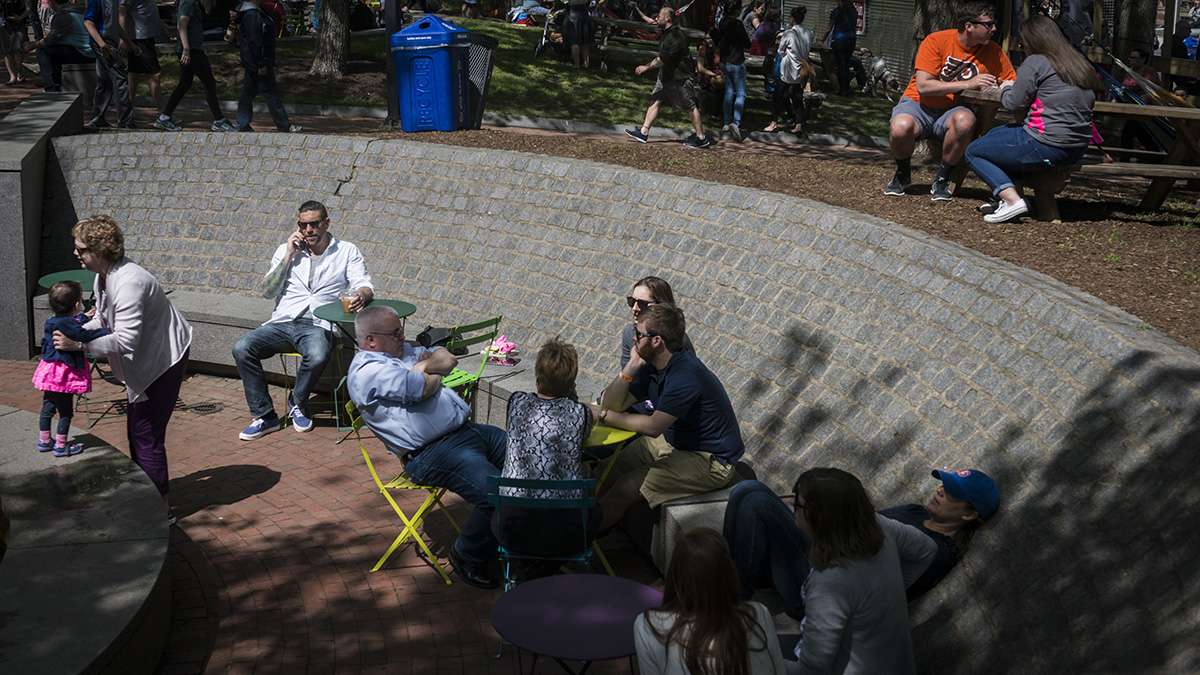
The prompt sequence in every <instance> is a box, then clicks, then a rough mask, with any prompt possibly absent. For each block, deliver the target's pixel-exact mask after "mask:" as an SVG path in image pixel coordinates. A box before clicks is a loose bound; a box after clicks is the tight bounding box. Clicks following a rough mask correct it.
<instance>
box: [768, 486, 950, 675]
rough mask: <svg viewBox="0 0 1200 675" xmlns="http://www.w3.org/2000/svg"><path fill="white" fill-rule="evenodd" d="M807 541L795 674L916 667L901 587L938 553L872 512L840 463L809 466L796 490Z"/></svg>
mask: <svg viewBox="0 0 1200 675" xmlns="http://www.w3.org/2000/svg"><path fill="white" fill-rule="evenodd" d="M793 491H794V493H795V507H796V524H797V525H798V526H799V527H800V530H801V531H802V532H803V533H804V535H805V537H806V538H807V539H808V541H809V548H808V561H809V564H811V565H812V571H811V572H810V573H809V575H808V579H807V581H805V583H804V622H803V623H802V624H801V626H802V628H803V634H802V635H801V637H800V642H799V643H798V644H797V645H796V658H797V659H798V660H799V664H798V665H797V664H789V666H788V672H789V673H792V672H799V673H842V672H847V673H915V672H916V665H915V662H914V660H913V649H912V636H911V635H910V633H909V627H908V606H907V602H906V599H905V594H904V589H906V588H908V587H909V586H910V585H912V582H913V581H915V580H916V579H917V578H918V577H920V576H921V574H922V573H923V572H924V571H925V568H927V567H928V566H929V563H930V562H931V561H932V560H933V558H934V556H935V555H936V554H937V545H935V544H934V543H933V541H932V540H930V539H929V538H928V537H926V536H925V535H923V534H921V533H920V532H919V531H918V530H917V529H916V528H914V527H910V526H908V525H904V524H901V523H898V522H896V521H893V520H891V519H889V518H886V517H884V516H881V515H879V514H877V513H875V506H874V505H873V504H872V503H871V498H870V497H868V496H867V491H866V490H865V489H864V488H863V485H862V483H861V482H859V480H858V479H857V478H855V477H854V476H853V475H851V474H849V473H846V472H845V471H842V470H841V469H832V468H825V469H810V470H808V471H805V472H804V473H802V474H800V478H798V479H797V480H796V484H795V486H794V488H793Z"/></svg>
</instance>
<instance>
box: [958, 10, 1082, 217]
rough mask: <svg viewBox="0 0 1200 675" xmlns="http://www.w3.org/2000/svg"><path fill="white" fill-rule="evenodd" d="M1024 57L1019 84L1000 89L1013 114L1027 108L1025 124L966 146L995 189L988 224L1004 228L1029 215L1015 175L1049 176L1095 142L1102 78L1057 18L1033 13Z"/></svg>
mask: <svg viewBox="0 0 1200 675" xmlns="http://www.w3.org/2000/svg"><path fill="white" fill-rule="evenodd" d="M1021 44H1022V45H1023V46H1024V47H1025V54H1026V58H1025V61H1024V62H1023V63H1022V64H1021V67H1020V68H1018V69H1017V79H1016V82H1014V83H1013V84H1011V85H1009V84H1007V83H1005V84H1004V85H1002V91H1003V93H1002V94H1001V97H1000V103H1001V104H1002V105H1003V106H1004V107H1005V108H1006V109H1008V110H1011V111H1018V110H1022V109H1024V108H1029V114H1028V115H1026V116H1025V121H1024V123H1023V124H1010V125H1007V126H1003V127H996V128H994V129H992V130H991V131H989V132H988V133H987V134H986V135H985V136H983V137H982V138H979V139H977V140H976V141H974V142H973V143H971V145H970V146H968V147H967V154H966V157H967V163H968V164H970V165H971V169H973V170H974V171H975V173H976V174H978V175H979V177H980V178H982V179H983V181H984V182H985V183H987V184H988V187H990V188H991V189H992V197H993V199H994V200H995V203H994V204H992V205H985V207H984V208H983V209H981V210H984V211H985V212H986V215H984V217H983V219H984V220H985V221H987V222H989V223H1003V222H1006V221H1009V220H1012V219H1013V218H1017V217H1019V216H1021V215H1023V214H1025V213H1026V212H1028V211H1029V207H1028V206H1027V205H1026V204H1025V200H1024V199H1022V198H1021V193H1020V192H1018V191H1017V189H1016V187H1015V185H1014V184H1013V180H1012V178H1011V177H1010V174H1011V173H1028V172H1032V171H1044V170H1046V169H1052V168H1054V167H1056V166H1070V165H1071V164H1074V163H1076V162H1078V161H1079V159H1080V157H1082V156H1083V153H1084V151H1085V150H1087V146H1088V143H1090V142H1091V140H1092V129H1093V126H1092V104H1093V103H1095V101H1096V94H1095V91H1096V90H1097V89H1099V88H1100V79H1099V77H1098V76H1097V75H1096V70H1095V69H1094V68H1093V67H1092V64H1091V63H1089V62H1088V60H1087V59H1086V58H1084V56H1083V54H1080V53H1079V52H1077V51H1075V49H1074V48H1073V47H1071V43H1069V42H1067V39H1066V38H1065V37H1063V34H1062V32H1061V31H1060V30H1059V29H1058V26H1057V25H1055V23H1054V22H1053V21H1051V20H1050V19H1048V18H1046V17H1044V16H1036V17H1033V18H1031V19H1029V20H1028V21H1026V22H1025V23H1024V24H1023V25H1022V26H1021Z"/></svg>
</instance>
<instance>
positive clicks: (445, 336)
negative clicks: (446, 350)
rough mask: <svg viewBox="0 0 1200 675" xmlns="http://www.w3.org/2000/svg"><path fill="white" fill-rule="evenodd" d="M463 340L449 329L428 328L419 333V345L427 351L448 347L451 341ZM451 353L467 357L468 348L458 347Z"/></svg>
mask: <svg viewBox="0 0 1200 675" xmlns="http://www.w3.org/2000/svg"><path fill="white" fill-rule="evenodd" d="M461 338H462V336H461V335H459V334H458V333H454V332H451V330H450V329H449V328H434V327H433V326H426V327H425V330H423V331H421V332H420V333H417V344H419V345H421V346H422V347H425V348H426V349H433V348H435V347H445V346H446V345H448V344H450V341H451V340H458V339H461ZM450 353H451V354H453V355H455V356H466V355H467V348H466V347H458V348H456V349H451V350H450Z"/></svg>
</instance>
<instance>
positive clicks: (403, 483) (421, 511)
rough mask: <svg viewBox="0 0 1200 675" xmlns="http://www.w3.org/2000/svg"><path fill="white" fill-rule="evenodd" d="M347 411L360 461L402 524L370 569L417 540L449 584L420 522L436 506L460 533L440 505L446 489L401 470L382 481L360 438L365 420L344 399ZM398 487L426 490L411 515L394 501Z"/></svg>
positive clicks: (453, 521)
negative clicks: (361, 458) (419, 482)
mask: <svg viewBox="0 0 1200 675" xmlns="http://www.w3.org/2000/svg"><path fill="white" fill-rule="evenodd" d="M346 414H347V416H348V417H349V418H350V426H351V429H352V433H353V434H354V437H355V438H356V439H358V449H359V451H360V452H362V457H363V461H364V462H366V464H367V470H368V471H370V472H371V480H373V481H375V487H377V488H378V489H379V492H380V494H382V495H383V498H384V499H386V500H387V502H388V504H390V505H391V506H392V510H393V511H395V512H396V515H397V516H399V517H400V521H401V522H402V523H404V528H403V529H402V530H400V534H398V535H396V539H395V540H394V541H392V545H391V546H389V547H388V550H387V551H385V552H384V553H383V556H381V557H380V558H379V562H377V563H375V566H374V567H372V568H371V571H372V572H378V571H379V569H380V568H381V567H383V565H384V563H386V562H387V560H388V558H390V557H391V556H392V554H393V553H395V552H396V550H397V549H399V548H401V547H402V546H404V545H405V544H411V543H416V545H417V547H418V548H419V549H420V551H419V554H420V555H421V558H422V559H423V560H424V561H425V563H426V564H428V565H429V566H430V567H432V568H433V569H435V570H437V573H438V575H439V576H441V577H442V581H444V582H446V585H447V586H449V585H450V583H451V582H450V575H449V574H447V573H446V570H445V569H444V568H443V567H442V565H441V563H440V562H439V561H438V559H437V556H435V555H434V554H433V552H432V551H430V550H429V545H428V544H427V543H426V538H425V535H424V533H423V532H422V531H421V529H420V528H421V523H422V522H423V521H424V520H425V516H427V515H428V514H429V513H430V512H431V511H433V510H434V509H438V510H440V511H441V512H442V514H443V515H445V516H446V520H449V521H450V525H451V526H452V527H453V528H454V531H455V532H456V533H459V532H461V530H460V529H459V527H458V521H456V520H455V519H454V516H453V515H451V514H450V512H449V511H448V510H447V509H446V508H445V506H443V505H442V495H444V494H446V488H443V487H434V486H431V485H419V484H417V483H415V482H413V481H412V480H411V479H409V477H408V474H406V473H405V472H403V471H401V472H400V473H399V474H398V475H397V476H396V477H395V478H393V479H391V480H390V481H387V482H386V483H385V482H383V480H382V479H381V478H380V477H379V472H378V471H376V470H375V464H374V462H372V461H371V455H370V453H368V452H367V446H366V444H365V443H364V441H363V437H362V429H363V427H364V426H365V423H364V422H363V418H362V415H360V414H359V413H358V410H357V409H356V408H355V407H354V402H353V401H347V402H346ZM401 490H417V491H420V492H424V493H425V501H423V502H421V505H420V506H419V507H418V508H417V510H416V511H415V512H413V514H412V516H411V517H410V516H408V515H407V514H405V513H404V509H402V508H400V504H399V503H397V501H396V498H395V497H393V496H392V493H393V492H395V491H401Z"/></svg>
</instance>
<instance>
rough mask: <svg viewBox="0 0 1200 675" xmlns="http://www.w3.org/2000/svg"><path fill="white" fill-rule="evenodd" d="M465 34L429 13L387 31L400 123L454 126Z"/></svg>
mask: <svg viewBox="0 0 1200 675" xmlns="http://www.w3.org/2000/svg"><path fill="white" fill-rule="evenodd" d="M470 38H471V34H470V31H468V30H467V29H465V28H462V27H459V26H456V25H454V24H453V23H451V22H449V21H446V20H444V19H439V18H438V17H436V16H434V15H433V14H427V15H425V16H423V17H421V18H420V19H419V20H417V21H416V22H414V23H413V24H412V25H410V26H408V27H406V28H404V29H403V30H400V31H398V32H396V33H394V34H393V35H392V38H391V48H392V57H393V58H394V59H395V64H396V96H397V98H398V99H399V101H397V103H398V104H399V106H400V107H399V110H400V127H401V128H402V129H404V130H405V131H410V132H411V131H455V130H457V129H458V128H459V124H460V121H461V120H463V119H466V117H467V115H466V105H467V92H466V86H467V83H468V79H467V49H468V48H469V47H470Z"/></svg>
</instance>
